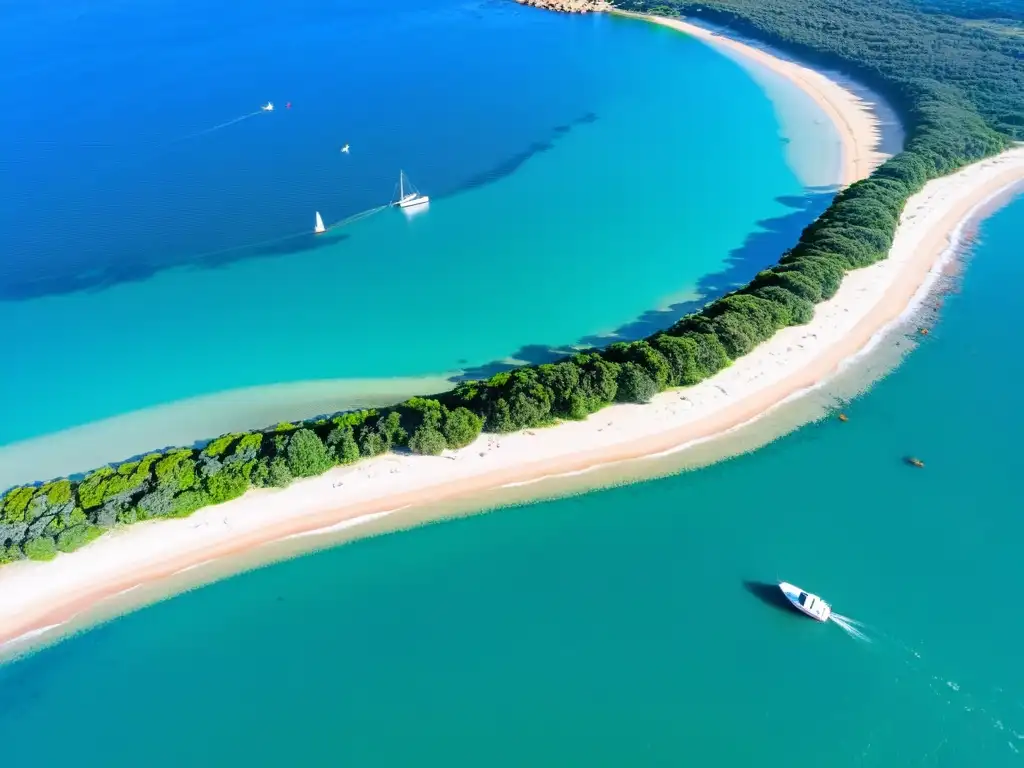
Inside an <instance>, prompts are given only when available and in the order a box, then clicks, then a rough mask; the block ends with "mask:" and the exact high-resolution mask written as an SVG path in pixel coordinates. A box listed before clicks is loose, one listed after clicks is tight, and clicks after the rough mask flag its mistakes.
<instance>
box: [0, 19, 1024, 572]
mask: <svg viewBox="0 0 1024 768" xmlns="http://www.w3.org/2000/svg"><path fill="white" fill-rule="evenodd" d="M947 2H953V0H947ZM620 5H621V6H624V7H628V8H631V9H634V10H640V11H646V10H650V9H652V8H654V7H657V8H658V10H659V11H661V12H663V13H677V12H684V13H695V12H696V11H697V9H698V7H699V8H700V9H701V13H702V14H703V15H704V17H705V18H708V19H711V20H714V21H719V22H724V23H728V24H730V25H731V26H733V27H735V28H738V29H740V30H741V31H743V32H747V33H754V34H757V35H759V36H760V37H762V38H766V39H768V40H770V41H772V42H775V43H779V44H783V45H786V46H788V47H790V48H793V49H795V50H798V51H800V52H802V53H805V54H808V53H809V54H813V55H815V56H822V57H825V58H826V59H827V60H828V61H829V62H831V63H833V64H840V65H843V66H845V67H847V68H848V69H850V70H851V71H854V72H856V73H858V74H859V75H861V76H862V77H864V78H865V79H866V80H868V81H870V83H871V84H872V85H874V86H876V87H878V88H880V89H881V90H883V91H884V92H885V93H886V94H887V95H888V96H889V97H890V98H891V99H892V100H893V102H894V103H895V104H896V105H897V107H898V108H899V110H900V111H901V113H902V115H903V117H904V122H905V125H906V127H907V129H908V141H907V145H906V149H905V151H904V152H902V153H900V154H899V155H897V156H896V157H893V158H892V159H890V160H889V161H888V162H886V163H885V164H884V165H882V166H881V167H880V168H879V169H878V170H877V171H875V173H873V174H872V176H871V177H870V178H869V179H866V180H864V181H861V182H858V183H856V184H854V185H852V186H851V187H849V188H848V189H846V190H845V191H843V192H842V193H840V194H839V195H838V196H837V197H836V199H835V200H834V202H833V203H832V205H831V206H830V207H829V209H828V210H827V211H826V212H825V213H824V214H823V215H822V216H821V217H820V218H819V219H818V220H816V221H815V222H813V223H812V224H811V225H810V226H809V227H807V229H806V230H805V231H804V232H803V234H802V236H801V237H800V240H799V242H798V243H796V244H795V245H794V246H793V247H792V248H791V249H789V250H788V251H786V252H785V253H783V254H781V258H780V260H779V262H778V264H777V265H776V266H774V267H772V268H770V269H768V270H765V271H764V272H761V273H760V274H759V275H757V277H756V278H755V279H754V280H753V281H752V282H751V283H750V284H749V285H747V286H746V287H744V288H742V289H741V290H739V291H736V292H734V293H732V294H730V295H728V296H725V297H722V298H720V299H718V300H716V301H713V302H711V303H710V304H708V305H707V306H705V307H704V308H703V309H702V310H701V311H700V312H697V313H696V314H692V315H689V316H687V317H684V318H683V319H682V320H680V321H679V322H678V323H676V324H675V325H673V326H672V327H671V328H668V329H666V330H665V331H663V332H660V333H657V334H655V335H653V336H651V337H649V338H647V339H644V340H641V341H636V342H631V343H617V344H612V345H611V346H610V347H608V348H606V349H603V350H600V351H591V352H585V353H581V354H577V355H574V356H572V357H569V358H566V359H564V360H561V361H559V362H556V363H552V364H547V365H540V366H527V367H522V368H518V369H516V370H512V371H508V372H505V373H500V374H498V375H496V376H493V377H492V378H490V379H487V380H485V381H474V382H467V383H463V384H460V385H459V386H457V387H456V388H455V389H453V390H451V391H449V392H445V393H443V394H440V395H436V396H433V397H417V398H412V399H411V400H408V401H406V402H404V403H400V404H398V405H396V406H394V407H391V408H385V409H381V410H366V411H359V412H355V413H343V414H338V415H335V416H332V417H328V418H320V419H313V420H309V421H306V422H302V423H298V424H287V423H286V424H278V425H277V426H275V427H271V428H267V429H261V430H255V431H251V432H244V433H237V434H230V435H224V436H222V437H219V438H217V439H215V440H213V441H211V442H210V443H209V444H207V445H206V446H205V447H203V448H201V449H191V448H173V449H169V450H165V451H159V452H154V453H151V454H147V455H145V456H142V457H138V458H136V459H133V460H132V461H128V462H125V463H122V464H119V465H117V466H107V467H103V468H101V469H98V470H95V471H94V472H90V473H89V474H87V475H85V476H84V477H82V478H81V479H80V480H68V479H61V480H55V481H52V482H49V483H45V484H39V485H29V486H21V487H17V488H12V489H10V490H8V491H7V492H6V493H5V494H4V495H3V497H2V498H0V562H10V561H13V560H20V559H22V558H31V559H35V560H49V559H51V558H53V557H55V556H57V553H58V552H70V551H73V550H75V549H77V548H79V547H81V546H83V545H84V544H86V543H88V542H89V541H92V540H93V539H94V538H96V537H97V536H98V535H100V534H101V533H102V532H103V531H104V530H107V529H109V528H111V527H113V526H116V525H124V524H131V523H135V522H138V521H142V520H154V519H161V518H175V517H185V516H187V515H190V514H192V513H193V512H194V511H196V510H197V509H199V508H201V507H204V506H207V505H211V504H219V503H221V502H224V501H228V500H230V499H234V498H238V497H239V496H241V495H242V494H243V493H245V492H246V491H247V490H249V489H250V488H268V487H275V488H283V487H285V486H287V485H288V484H289V483H291V482H292V481H293V480H294V479H296V478H304V477H312V476H315V475H319V474H321V473H323V472H325V471H327V470H328V469H330V468H331V467H335V466H338V465H346V464H352V463H354V462H356V461H359V460H360V459H362V458H366V457H372V456H377V455H380V454H383V453H386V452H388V451H392V450H407V451H411V452H414V453H420V454H426V455H437V454H440V453H441V452H443V451H444V450H445V449H448V448H461V447H464V446H466V445H469V444H470V443H471V442H473V440H474V439H476V437H477V436H478V435H479V434H480V432H481V430H487V431H490V432H514V431H516V430H520V429H524V428H527V427H540V426H544V425H547V424H552V423H555V422H557V421H559V420H564V419H583V418H585V417H586V416H587V415H589V414H591V413H594V412H595V411H598V410H600V409H602V408H604V407H606V406H608V405H610V404H612V403H616V402H631V403H645V402H647V401H648V400H650V399H651V398H652V397H653V396H654V395H655V394H656V393H657V392H659V391H661V390H664V389H666V388H670V387H685V386H692V385H694V384H696V383H698V382H700V381H702V380H704V379H706V378H707V377H709V376H712V375H714V374H715V373H717V372H718V371H720V370H722V369H723V368H725V367H726V366H728V365H729V364H730V362H731V361H733V360H735V359H737V358H739V357H741V356H743V355H745V354H747V353H748V352H750V351H751V350H752V349H754V348H755V347H756V346H757V345H758V344H760V343H761V342H763V341H765V340H767V339H769V338H771V337H772V335H773V334H775V332H776V331H778V330H779V329H780V328H785V327H787V326H791V325H800V324H802V323H806V322H808V321H809V320H810V319H811V317H812V315H813V311H814V304H815V303H818V302H821V301H824V300H826V299H828V298H830V297H831V296H833V295H834V294H835V292H836V291H837V290H838V288H839V285H840V283H841V282H842V279H843V275H844V274H845V273H846V272H848V271H849V270H852V269H858V268H860V267H864V266H867V265H869V264H873V263H875V262H876V261H878V260H879V259H883V258H885V257H886V255H887V253H888V250H889V247H890V245H891V243H892V239H893V235H894V232H895V229H896V224H897V221H898V219H899V216H900V213H901V211H902V210H903V207H904V205H905V203H906V201H907V198H908V197H909V196H910V195H912V194H914V193H915V192H917V191H918V190H920V189H921V188H922V186H924V184H925V183H926V182H927V181H928V180H930V179H933V178H936V177H938V176H941V175H943V174H947V173H950V172H951V171H954V170H956V169H957V168H960V167H961V166H963V165H965V164H967V163H970V162H973V161H975V160H978V159H980V158H983V157H985V156H987V155H991V154H993V153H996V152H999V151H1000V150H1002V149H1004V148H1005V147H1007V146H1008V145H1009V142H1010V139H1011V138H1012V137H1015V138H1024V109H1022V104H1024V99H1022V93H1024V75H1022V73H1021V67H1020V61H1021V58H1022V57H1024V54H1022V52H1021V51H1020V50H1019V49H1018V48H1015V47H1014V46H1015V45H1019V43H1018V42H1017V40H1016V39H1015V38H1012V37H1007V36H994V35H989V34H987V33H985V32H983V31H978V30H977V29H976V28H973V27H970V26H968V25H967V24H966V23H963V22H962V21H961V20H959V19H956V18H954V17H951V16H947V15H944V14H941V13H931V12H928V13H926V12H922V11H920V10H917V9H916V8H915V7H914V6H912V5H910V4H909V3H901V2H899V0H894V1H893V2H887V3H878V2H877V0H870V2H869V0H844V2H843V3H842V4H835V3H833V2H831V0H775V2H773V3H772V4H771V5H770V6H768V5H765V4H764V3H763V2H761V0H715V1H714V2H710V3H702V4H700V6H697V5H696V4H693V3H683V2H673V1H672V0H659V1H658V2H657V3H648V2H643V1H642V0H623V2H620Z"/></svg>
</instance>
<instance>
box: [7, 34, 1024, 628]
mask: <svg viewBox="0 0 1024 768" xmlns="http://www.w3.org/2000/svg"><path fill="white" fill-rule="evenodd" d="M656 21H657V22H658V23H663V24H666V25H668V26H672V27H675V28H677V29H679V30H680V31H684V32H687V33H688V34H693V35H694V36H697V37H699V38H700V39H702V40H704V41H705V42H707V43H708V44H711V45H716V46H719V47H721V48H722V49H723V50H726V49H727V50H728V51H729V52H730V53H731V54H732V55H735V56H738V57H745V58H746V59H747V60H748V61H750V62H752V63H754V62H756V63H757V64H758V65H762V66H767V67H771V68H772V69H773V70H774V71H776V72H778V73H779V74H780V75H782V76H784V77H787V78H789V79H790V80H792V82H794V83H795V84H796V85H798V86H799V87H801V88H802V89H803V90H805V91H806V92H807V93H808V94H810V95H811V96H812V97H813V98H815V100H816V101H818V103H819V104H821V105H822V108H823V109H824V110H825V112H826V114H828V115H829V117H830V118H831V119H832V120H833V121H834V122H835V124H836V128H837V130H838V131H839V133H840V135H841V136H842V137H843V146H844V166H843V167H844V171H843V182H844V184H851V183H853V182H856V181H858V180H860V179H863V178H866V177H867V176H868V175H869V174H870V173H871V171H872V169H873V168H875V167H876V166H877V164H878V163H879V162H880V161H881V159H882V158H881V157H880V156H879V155H878V153H877V145H878V135H877V127H876V126H875V125H874V124H873V121H872V119H871V116H870V114H869V113H868V112H867V111H866V110H865V105H864V104H863V102H862V101H861V100H860V99H859V98H858V97H857V96H855V95H854V94H852V93H850V92H848V91H846V90H845V89H843V88H842V87H841V86H840V85H839V84H837V83H835V82H833V81H831V80H829V79H828V78H827V77H825V76H824V75H821V74H820V73H817V72H814V70H811V69H808V68H806V67H803V66H801V65H800V64H798V63H796V62H793V61H789V60H787V59H785V58H779V57H776V56H772V55H771V54H770V53H769V52H767V51H766V50H764V49H761V48H757V47H754V46H750V45H747V44H745V43H742V42H739V41H736V40H731V39H729V38H727V37H725V36H723V35H721V34H717V33H712V32H709V31H707V30H705V29H703V28H700V27H695V26H690V25H686V24H685V23H683V22H679V21H676V20H662V19H658V20H656ZM1022 180H1024V148H1021V147H1015V148H1012V149H1009V150H1006V151H1004V152H1002V153H1001V154H998V155H996V156H994V157H991V158H988V159H985V160H982V161H980V162H976V163H973V164H971V165H969V166H967V167H966V168H964V169H962V170H960V171H958V172H956V173H952V174H950V175H947V176H944V177H942V178H939V179H935V180H932V181H929V182H928V183H927V184H925V185H924V186H923V188H922V189H921V190H920V191H919V192H917V193H916V194H914V195H913V196H912V197H911V198H910V199H909V201H908V202H907V204H906V206H905V208H904V209H903V213H902V215H901V217H900V219H899V224H898V227H897V228H896V233H895V238H894V240H893V243H892V247H891V249H890V251H889V257H888V258H887V259H885V260H882V261H879V262H877V263H875V264H872V265H871V266H867V267H864V268H862V269H857V270H854V271H851V272H850V273H849V274H847V275H846V277H845V279H844V280H843V281H842V284H841V286H840V287H839V288H838V290H837V291H836V292H835V293H834V295H832V296H831V298H829V299H827V300H825V301H823V302H821V303H819V304H817V305H816V307H815V309H814V314H813V318H811V319H810V321H809V322H807V323H806V324H802V325H796V326H792V327H788V328H785V329H783V330H780V331H778V332H777V333H775V334H774V336H772V338H770V339H769V340H768V341H765V342H763V343H761V344H760V345H758V346H757V347H756V348H755V349H753V351H752V352H750V353H749V354H746V355H743V356H741V357H738V358H737V359H735V360H734V362H733V363H732V364H731V365H730V366H728V367H726V368H724V369H723V370H721V371H720V372H718V373H716V374H715V375H713V376H711V377H710V378H707V379H706V380H704V381H702V382H700V383H699V384H696V385H694V386H690V387H687V388H685V389H679V390H669V391H666V392H663V393H661V394H659V395H656V396H655V397H654V398H653V400H652V402H650V403H649V404H646V405H632V404H622V405H614V406H611V407H608V408H605V409H603V410H601V411H599V412H597V413H594V414H592V415H591V416H589V417H588V418H586V419H584V420H580V421H572V422H564V423H559V424H557V425H555V426H551V427H547V428H544V429H536V430H526V431H522V432H517V433H512V434H500V435H498V434H484V435H482V436H480V437H478V438H477V439H476V440H475V441H474V442H473V443H471V444H470V445H468V446H466V447H463V448H459V449H457V450H448V451H445V452H444V454H443V455H441V456H417V455H407V454H386V455H383V456H379V457H376V458H373V459H369V460H366V461H363V462H359V463H358V464H354V465H351V466H342V467H338V468H335V469H332V470H330V471H328V472H327V473H325V474H323V475H321V476H319V477H313V478H309V479H304V480H299V481H297V482H295V483H293V484H292V485H291V486H290V487H288V488H286V489H282V490H269V489H264V490H257V491H251V492H249V493H247V494H245V495H244V496H243V497H241V498H238V499H235V500H233V501H230V502H227V503H224V504H220V505H216V506H211V507H206V508H203V509H200V510H198V511H197V512H195V513H194V514H192V515H191V516H190V517H187V518H183V519H175V520H163V521H152V522H145V523H139V524H136V525H133V526H130V527H125V528H120V529H116V530H114V531H113V532H111V533H109V534H107V535H105V536H104V537H102V538H101V539H99V540H98V541H95V542H93V543H92V544H90V545H88V546H86V547H84V548H82V549H79V550H78V551H76V552H73V553H71V554H67V555H60V556H58V557H57V558H56V559H55V560H53V561H51V562H28V561H22V562H17V563H13V564H11V565H7V566H4V567H3V568H2V569H0V590H2V595H3V597H2V598H0V641H8V640H11V639H12V638H16V637H19V636H23V635H25V634H27V633H32V632H37V631H39V630H42V629H44V628H48V627H49V628H53V630H52V631H54V632H59V629H58V628H57V627H59V625H60V624H61V623H62V622H65V621H67V620H68V619H69V618H71V617H73V616H75V615H77V614H79V613H82V612H83V611H88V610H89V609H91V608H92V607H94V606H95V605H96V604H97V603H99V602H100V601H102V600H104V599H106V598H108V597H110V596H112V595H115V594H117V593H120V592H123V591H125V590H129V589H132V588H134V587H135V586H137V585H139V584H144V583H148V582H153V581H157V580H160V579H163V578H165V577H168V576H170V575H173V574H175V573H178V572H180V571H182V570H185V569H188V568H191V567H194V566H196V565H197V564H200V563H204V562H206V561H209V560H213V559H217V558H221V557H226V556H228V555H234V554H237V553H240V552H243V551H246V550H249V549H252V548H255V547H257V546H260V545H261V544H264V543H267V542H271V541H275V540H278V539H282V538H285V537H288V536H293V535H296V534H301V533H303V532H306V531H314V530H317V529H322V528H324V527H326V526H338V525H356V524H358V522H359V521H361V520H368V519H379V518H381V517H382V516H385V515H389V514H392V513H395V514H394V515H393V517H394V519H395V521H396V523H397V524H398V525H400V524H401V523H400V519H401V516H400V515H399V514H397V512H398V510H401V509H403V508H406V507H408V506H415V505H423V504H429V503H436V502H440V501H444V500H451V499H458V498H465V497H467V496H472V495H473V494H476V493H479V492H482V491H485V490H488V489H493V488H498V487H501V486H505V485H513V484H523V483H528V482H531V481H533V480H536V479H538V478H543V477H547V476H552V475H558V474H567V473H574V472H581V471H585V470H587V469H590V468H593V467H597V466H601V465H603V464H608V463H611V462H617V461H624V460H628V459H633V458H639V457H644V456H650V455H653V454H657V453H660V452H664V451H669V450H675V449H680V448H681V447H684V446H686V445H688V444H692V443H694V442H697V441H701V440H706V439H709V438H713V437H714V436H716V435H719V434H722V433H723V432H726V431H729V430H731V429H734V428H736V427H737V426H740V425H742V424H745V423H748V422H750V421H752V420H754V419H756V418H758V417H759V416H761V415H763V414H764V413H766V412H767V411H769V410H770V409H771V408H773V407H774V406H776V405H778V404H779V403H781V402H783V401H785V400H787V399H788V398H791V397H793V396H794V395H796V394H798V393H799V392H801V391H803V390H806V389H807V388H810V387H813V386H815V385H817V384H820V383H821V382H822V381H824V380H826V379H827V378H828V377H829V376H831V375H832V374H834V373H835V371H836V370H837V369H838V368H839V367H840V366H841V365H842V363H843V362H844V361H845V360H848V359H849V358H851V357H853V356H855V355H856V354H857V353H858V352H860V351H861V350H862V349H864V348H865V347H866V346H868V345H869V344H870V343H871V341H872V339H874V338H876V337H877V335H878V334H879V333H881V332H883V331H884V330H885V329H886V328H887V327H889V326H890V325H891V324H892V323H893V322H894V321H896V320H898V319H899V318H900V316H901V315H903V314H904V313H905V312H906V311H907V310H908V308H909V307H911V306H912V305H913V304H914V302H915V300H916V299H917V298H918V297H920V296H921V295H922V292H923V291H926V290H927V289H928V287H929V286H930V285H931V283H932V282H933V281H934V279H935V277H936V276H937V275H938V271H939V268H940V266H941V264H942V263H943V260H944V259H946V258H948V257H949V255H950V254H951V253H952V251H953V246H955V245H956V242H957V241H956V237H957V234H958V232H959V231H960V228H961V227H962V225H963V223H964V222H965V221H966V220H967V219H968V218H969V217H970V216H971V215H972V213H973V212H974V211H975V210H977V209H978V207H979V206H981V205H983V204H985V203H986V202H987V201H989V200H991V199H992V198H993V197H994V196H995V195H998V194H1000V193H1002V192H1005V191H1006V190H1008V189H1010V188H1011V187H1013V186H1014V185H1015V184H1019V183H1020V182H1021V181H1022ZM581 446H585V448H584V449H583V450H581Z"/></svg>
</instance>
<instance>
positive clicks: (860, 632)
mask: <svg viewBox="0 0 1024 768" xmlns="http://www.w3.org/2000/svg"><path fill="white" fill-rule="evenodd" d="M829 619H830V620H831V621H833V622H835V624H836V625H838V626H839V628H840V629H842V630H843V631H844V632H845V633H846V634H848V635H849V636H850V637H852V638H854V639H855V640H861V641H863V642H865V643H870V642H871V638H870V637H868V636H867V634H865V633H864V629H866V627H865V626H864V625H863V624H862V623H861V622H859V621H857V620H856V619H851V618H850V617H849V616H843V614H841V613H836V612H835V611H833V612H832V615H831V616H829Z"/></svg>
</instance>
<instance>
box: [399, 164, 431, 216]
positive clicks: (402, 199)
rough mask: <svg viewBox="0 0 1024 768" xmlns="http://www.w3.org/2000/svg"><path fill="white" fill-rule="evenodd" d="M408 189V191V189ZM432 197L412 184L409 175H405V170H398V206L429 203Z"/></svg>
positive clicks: (407, 206) (405, 206)
mask: <svg viewBox="0 0 1024 768" xmlns="http://www.w3.org/2000/svg"><path fill="white" fill-rule="evenodd" d="M406 190H408V191H406ZM429 202H430V198H429V197H427V196H426V195H421V194H420V193H419V190H418V189H416V187H414V186H413V185H412V182H411V181H409V177H408V176H406V175H405V171H399V172H398V207H399V208H411V207H412V206H414V205H423V204H424V203H429Z"/></svg>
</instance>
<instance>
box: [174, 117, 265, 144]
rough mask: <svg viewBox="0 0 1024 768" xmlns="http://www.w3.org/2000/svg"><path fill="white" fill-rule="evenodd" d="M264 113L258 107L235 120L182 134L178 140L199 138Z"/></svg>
mask: <svg viewBox="0 0 1024 768" xmlns="http://www.w3.org/2000/svg"><path fill="white" fill-rule="evenodd" d="M262 114H263V110H262V109H257V110H256V111H255V112H250V113H249V114H247V115H242V116H241V117H236V118H235V119H234V120H228V121H227V122H226V123H220V124H219V125H215V126H213V127H212V128H205V129H203V130H201V131H197V132H196V133H190V134H189V135H188V136H182V137H181V138H180V139H177V141H188V140H189V139H195V138H198V137H200V136H205V135H206V134H208V133H213V132H214V131H219V130H220V129H221V128H227V127H228V126H229V125H234V124H235V123H240V122H242V121H243V120H248V119H249V118H250V117H256V115H262Z"/></svg>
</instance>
